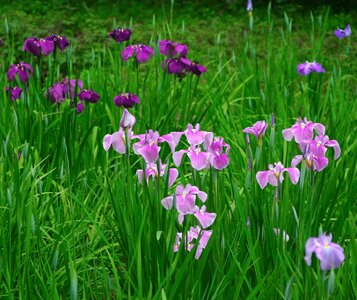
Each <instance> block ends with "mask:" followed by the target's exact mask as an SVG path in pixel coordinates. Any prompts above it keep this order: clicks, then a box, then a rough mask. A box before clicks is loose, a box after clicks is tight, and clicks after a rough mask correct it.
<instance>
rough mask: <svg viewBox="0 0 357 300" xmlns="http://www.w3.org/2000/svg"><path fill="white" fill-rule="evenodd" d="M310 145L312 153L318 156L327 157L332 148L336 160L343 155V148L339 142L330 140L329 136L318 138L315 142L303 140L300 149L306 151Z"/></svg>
mask: <svg viewBox="0 0 357 300" xmlns="http://www.w3.org/2000/svg"><path fill="white" fill-rule="evenodd" d="M307 145H309V146H310V152H312V153H315V155H317V156H325V154H326V151H327V148H326V147H332V148H333V149H334V151H335V154H334V157H333V158H334V159H338V158H339V157H340V155H341V148H340V145H339V143H338V142H337V141H335V140H330V139H329V137H328V136H327V135H323V134H322V135H319V136H316V137H315V139H314V140H303V141H301V142H300V148H301V150H302V151H304V148H305V147H306V146H307Z"/></svg>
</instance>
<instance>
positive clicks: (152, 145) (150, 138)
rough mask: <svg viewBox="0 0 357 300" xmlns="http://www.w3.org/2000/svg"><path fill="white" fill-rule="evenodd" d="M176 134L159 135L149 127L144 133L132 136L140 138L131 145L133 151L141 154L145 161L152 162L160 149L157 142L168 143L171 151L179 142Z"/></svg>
mask: <svg viewBox="0 0 357 300" xmlns="http://www.w3.org/2000/svg"><path fill="white" fill-rule="evenodd" d="M179 134H180V133H178V135H179ZM178 135H176V134H175V135H173V134H166V135H163V136H161V137H160V136H159V133H158V132H157V131H155V132H154V131H152V130H151V129H150V130H149V131H148V132H146V133H145V134H139V135H136V136H134V137H133V138H138V139H139V140H140V141H139V142H137V143H135V144H134V145H133V149H134V153H135V154H138V155H141V156H142V157H143V158H144V159H145V161H146V162H147V163H154V162H156V161H157V159H158V158H159V152H160V149H161V147H159V146H158V145H157V143H163V142H166V143H168V144H169V146H170V148H171V151H172V152H173V151H175V147H176V146H177V144H178V143H179V138H178Z"/></svg>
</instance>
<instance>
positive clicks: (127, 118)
mask: <svg viewBox="0 0 357 300" xmlns="http://www.w3.org/2000/svg"><path fill="white" fill-rule="evenodd" d="M135 122H136V119H135V117H134V116H133V115H132V114H131V113H130V112H129V111H128V110H127V109H126V108H125V109H124V111H123V114H122V116H121V120H120V127H122V128H124V129H127V128H129V129H130V128H133V126H134V124H135Z"/></svg>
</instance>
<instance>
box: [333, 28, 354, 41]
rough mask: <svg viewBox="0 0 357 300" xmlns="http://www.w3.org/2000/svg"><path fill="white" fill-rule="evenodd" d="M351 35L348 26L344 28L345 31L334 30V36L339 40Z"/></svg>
mask: <svg viewBox="0 0 357 300" xmlns="http://www.w3.org/2000/svg"><path fill="white" fill-rule="evenodd" d="M351 33H352V31H351V26H350V25H349V24H348V25H347V26H346V27H345V29H340V28H337V30H335V36H337V37H338V38H339V39H343V38H345V37H348V36H350V35H351Z"/></svg>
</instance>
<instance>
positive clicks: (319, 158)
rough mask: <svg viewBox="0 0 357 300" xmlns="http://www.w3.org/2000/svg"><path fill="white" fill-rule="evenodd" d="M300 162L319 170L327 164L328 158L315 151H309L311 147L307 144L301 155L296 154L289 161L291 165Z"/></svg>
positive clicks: (311, 168) (294, 165)
mask: <svg viewBox="0 0 357 300" xmlns="http://www.w3.org/2000/svg"><path fill="white" fill-rule="evenodd" d="M300 162H304V163H305V164H306V166H307V168H309V169H310V170H312V171H317V172H321V171H322V170H323V169H325V168H326V167H327V165H328V158H326V157H325V156H324V155H318V153H317V152H314V151H311V147H310V146H309V145H307V146H306V147H305V148H304V150H303V154H302V155H296V156H294V158H293V159H292V161H291V166H292V167H296V166H297V165H298V164H299V163H300Z"/></svg>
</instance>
